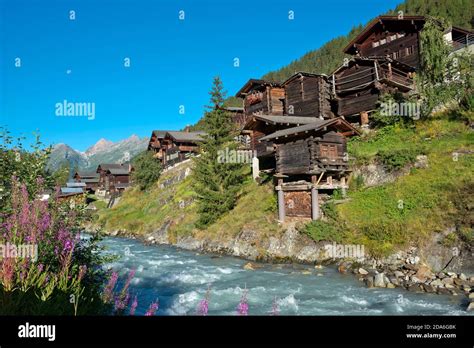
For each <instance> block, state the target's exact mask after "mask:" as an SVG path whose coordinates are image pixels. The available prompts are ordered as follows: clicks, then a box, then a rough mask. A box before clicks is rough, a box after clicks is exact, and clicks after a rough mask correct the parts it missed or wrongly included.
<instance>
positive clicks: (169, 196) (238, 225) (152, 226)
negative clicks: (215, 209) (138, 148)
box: [98, 163, 279, 242]
mask: <svg viewBox="0 0 474 348" xmlns="http://www.w3.org/2000/svg"><path fill="white" fill-rule="evenodd" d="M191 166H192V164H191V163H187V164H183V165H181V166H179V167H178V168H175V169H173V170H171V171H168V172H165V173H164V174H163V175H162V176H161V178H160V179H159V180H158V182H157V183H156V185H154V186H153V187H152V188H151V189H150V190H148V191H145V192H144V191H140V190H139V189H138V188H133V189H131V190H129V191H127V192H125V193H124V195H123V197H122V198H121V200H120V202H119V203H118V204H117V205H116V206H115V207H114V208H112V209H102V210H100V212H99V216H98V223H100V224H101V225H103V226H104V228H105V230H106V231H116V230H121V231H126V232H129V233H133V234H135V235H144V234H147V233H152V232H155V231H157V230H159V229H160V228H161V227H162V226H165V225H166V224H169V229H168V234H169V236H170V239H171V241H172V242H175V241H176V239H177V238H178V237H183V236H186V235H189V234H191V233H193V232H194V233H196V234H198V235H199V234H200V235H207V236H216V237H217V236H219V237H222V238H232V237H234V236H236V235H237V234H238V233H239V232H240V231H241V230H242V229H244V228H249V229H257V230H259V231H261V233H262V234H272V233H276V232H278V231H279V227H278V224H277V222H276V213H275V212H276V200H275V197H274V194H273V188H272V186H271V185H270V184H265V185H261V186H260V185H257V183H255V182H254V181H252V180H251V179H250V177H249V175H247V178H248V179H247V180H246V182H245V183H244V185H243V187H242V190H241V192H240V193H239V199H238V202H237V205H236V207H235V208H234V209H233V210H232V211H231V212H229V213H227V214H225V215H223V216H222V217H221V218H220V219H219V220H218V221H217V222H216V223H214V224H212V225H211V226H209V227H208V228H207V229H204V230H197V228H196V222H197V220H198V214H197V206H196V202H195V201H194V200H193V197H194V192H193V191H192V188H191V186H192V185H191V180H192V178H191V177H190V176H188V177H186V178H185V179H184V180H182V181H180V182H178V183H172V184H169V183H170V182H171V180H173V178H176V177H177V176H178V175H179V174H178V173H179V172H180V171H184V170H185V169H186V168H187V167H191ZM167 183H168V184H169V185H168V186H166V187H163V186H162V185H163V184H164V185H166V184H167Z"/></svg>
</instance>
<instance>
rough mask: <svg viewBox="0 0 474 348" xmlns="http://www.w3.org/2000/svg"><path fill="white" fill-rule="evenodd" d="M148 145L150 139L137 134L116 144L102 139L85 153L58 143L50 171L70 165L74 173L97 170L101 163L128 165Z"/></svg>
mask: <svg viewBox="0 0 474 348" xmlns="http://www.w3.org/2000/svg"><path fill="white" fill-rule="evenodd" d="M147 145H148V138H147V137H143V138H140V137H139V136H137V135H136V134H132V135H131V136H130V137H128V138H126V139H122V140H119V141H116V142H113V141H110V140H107V139H105V138H101V139H99V140H98V141H97V142H96V143H95V144H93V145H91V146H89V147H88V148H87V149H86V150H85V151H79V150H75V149H73V148H72V147H71V146H69V145H68V144H66V143H58V144H56V145H54V146H53V148H52V151H51V154H50V158H49V161H48V169H49V170H51V171H55V170H58V169H59V168H61V167H62V166H64V165H65V164H66V163H68V164H69V168H70V171H71V173H72V172H73V171H75V170H91V169H95V168H96V167H97V166H98V165H99V164H100V163H127V162H130V161H131V160H132V158H133V157H135V156H136V155H138V154H139V153H140V152H142V151H145V150H146V147H147Z"/></svg>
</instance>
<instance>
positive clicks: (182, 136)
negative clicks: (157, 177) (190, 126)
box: [163, 131, 206, 166]
mask: <svg viewBox="0 0 474 348" xmlns="http://www.w3.org/2000/svg"><path fill="white" fill-rule="evenodd" d="M205 134H206V133H205V132H189V131H184V132H178V131H170V132H167V133H166V136H165V139H164V145H165V155H164V157H163V165H164V166H170V165H174V164H176V163H178V162H182V161H184V160H185V159H188V158H190V157H191V156H193V155H195V154H197V153H198V152H199V142H201V141H202V140H203V136H204V135H205Z"/></svg>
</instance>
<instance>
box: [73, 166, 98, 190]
mask: <svg viewBox="0 0 474 348" xmlns="http://www.w3.org/2000/svg"><path fill="white" fill-rule="evenodd" d="M73 179H74V181H75V182H77V183H84V184H85V190H86V191H88V192H91V193H94V192H95V191H96V190H97V187H98V186H99V174H98V173H97V172H87V171H77V172H75V173H74V176H73Z"/></svg>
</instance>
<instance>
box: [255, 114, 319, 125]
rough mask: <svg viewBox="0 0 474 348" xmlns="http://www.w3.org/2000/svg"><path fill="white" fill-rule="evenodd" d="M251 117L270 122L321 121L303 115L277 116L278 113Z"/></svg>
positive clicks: (297, 122) (298, 122)
mask: <svg viewBox="0 0 474 348" xmlns="http://www.w3.org/2000/svg"><path fill="white" fill-rule="evenodd" d="M252 117H253V118H255V119H257V120H260V121H263V122H267V123H271V124H298V125H299V124H308V123H314V122H318V121H321V119H319V118H317V117H307V116H306V117H305V116H279V115H253V116H252Z"/></svg>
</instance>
